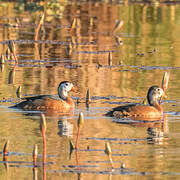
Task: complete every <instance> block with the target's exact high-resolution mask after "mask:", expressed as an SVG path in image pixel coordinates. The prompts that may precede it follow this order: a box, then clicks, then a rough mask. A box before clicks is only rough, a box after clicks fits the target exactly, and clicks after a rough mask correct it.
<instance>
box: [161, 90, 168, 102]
mask: <svg viewBox="0 0 180 180" xmlns="http://www.w3.org/2000/svg"><path fill="white" fill-rule="evenodd" d="M167 97H168V96H167V95H166V94H165V92H164V93H163V95H162V96H161V97H160V103H161V102H162V99H163V98H165V99H166V98H167Z"/></svg>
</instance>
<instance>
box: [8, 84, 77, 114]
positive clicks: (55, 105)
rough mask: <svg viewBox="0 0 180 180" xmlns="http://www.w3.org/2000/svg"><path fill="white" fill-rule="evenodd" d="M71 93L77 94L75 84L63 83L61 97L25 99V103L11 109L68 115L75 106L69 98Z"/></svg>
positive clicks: (60, 88) (59, 89)
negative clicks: (56, 112) (49, 111)
mask: <svg viewBox="0 0 180 180" xmlns="http://www.w3.org/2000/svg"><path fill="white" fill-rule="evenodd" d="M70 91H73V92H75V87H74V85H73V83H71V82H69V81H62V82H61V83H60V84H59V86H58V95H59V97H57V96H53V95H40V96H33V97H25V98H24V99H25V100H24V101H22V102H20V103H18V104H16V105H14V106H11V107H10V108H19V109H23V110H26V111H33V110H38V111H46V110H54V111H58V112H65V113H67V112H69V111H71V110H72V109H73V108H74V106H75V103H74V101H73V99H72V98H71V97H69V96H68V93H69V92H70Z"/></svg>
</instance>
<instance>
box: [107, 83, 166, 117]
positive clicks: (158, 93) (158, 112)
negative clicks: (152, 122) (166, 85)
mask: <svg viewBox="0 0 180 180" xmlns="http://www.w3.org/2000/svg"><path fill="white" fill-rule="evenodd" d="M163 97H166V95H165V93H164V91H163V89H162V88H160V87H159V86H151V87H150V88H149V90H148V93H147V101H148V105H144V104H135V103H133V104H128V105H123V106H118V107H115V108H113V109H112V110H110V111H109V112H107V113H106V114H105V116H109V117H115V118H121V117H133V118H138V117H139V118H141V117H142V118H159V117H162V116H163V108H162V106H161V104H160V101H159V100H160V98H163Z"/></svg>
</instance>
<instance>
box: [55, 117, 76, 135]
mask: <svg viewBox="0 0 180 180" xmlns="http://www.w3.org/2000/svg"><path fill="white" fill-rule="evenodd" d="M58 128H59V132H58V134H59V135H60V136H67V137H72V136H73V124H71V123H70V122H68V120H67V117H66V116H62V117H61V119H60V120H59V121H58Z"/></svg>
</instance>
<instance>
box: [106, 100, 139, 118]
mask: <svg viewBox="0 0 180 180" xmlns="http://www.w3.org/2000/svg"><path fill="white" fill-rule="evenodd" d="M136 106H138V104H136V103H133V104H128V105H124V106H118V107H115V108H113V109H112V110H111V111H109V112H107V113H106V114H105V116H109V117H113V116H115V114H116V115H118V116H129V112H130V110H131V109H132V107H136Z"/></svg>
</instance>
